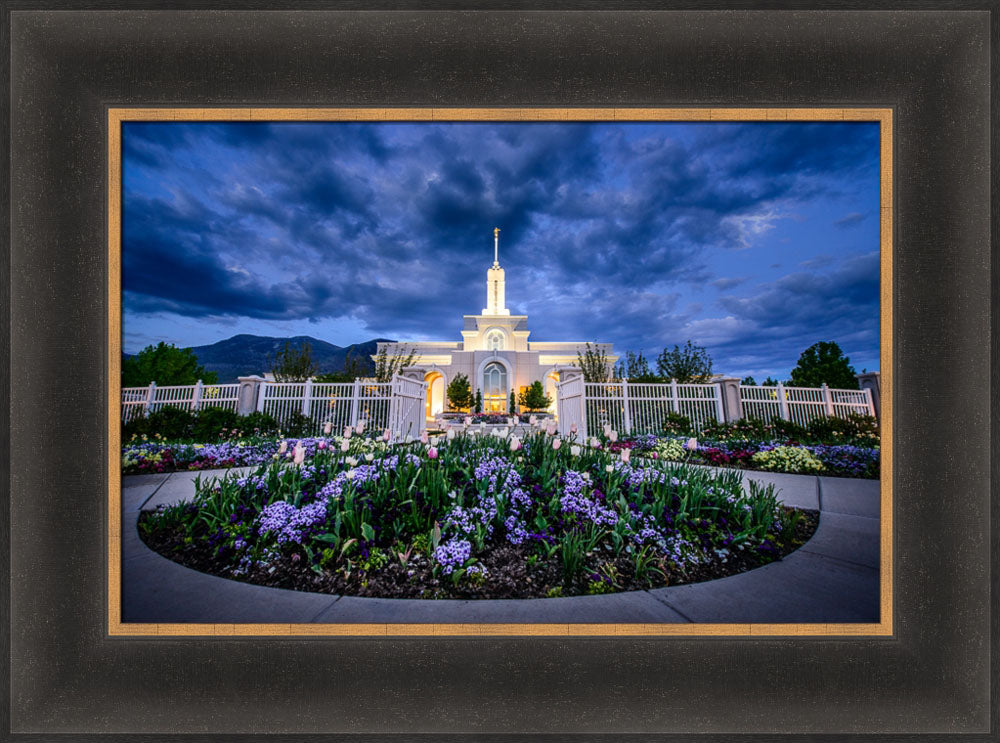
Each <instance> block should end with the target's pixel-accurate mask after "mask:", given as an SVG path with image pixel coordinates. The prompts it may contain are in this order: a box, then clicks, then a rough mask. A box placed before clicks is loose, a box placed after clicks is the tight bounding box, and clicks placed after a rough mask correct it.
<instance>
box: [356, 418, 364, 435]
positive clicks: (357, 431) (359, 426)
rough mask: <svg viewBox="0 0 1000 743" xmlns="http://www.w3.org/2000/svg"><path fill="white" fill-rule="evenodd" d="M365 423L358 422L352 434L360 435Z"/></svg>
mask: <svg viewBox="0 0 1000 743" xmlns="http://www.w3.org/2000/svg"><path fill="white" fill-rule="evenodd" d="M365 423H366V421H358V425H356V426H355V427H354V432H355V433H356V434H359V435H360V434H362V433H363V432H364V430H365Z"/></svg>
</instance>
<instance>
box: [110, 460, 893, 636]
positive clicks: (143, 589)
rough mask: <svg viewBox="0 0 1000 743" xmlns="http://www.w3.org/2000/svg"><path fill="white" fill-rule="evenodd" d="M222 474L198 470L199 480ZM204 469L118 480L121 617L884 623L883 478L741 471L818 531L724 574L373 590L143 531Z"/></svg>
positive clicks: (309, 620)
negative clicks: (409, 593)
mask: <svg viewBox="0 0 1000 743" xmlns="http://www.w3.org/2000/svg"><path fill="white" fill-rule="evenodd" d="M222 472H224V471H221V470H214V471H208V472H202V473H200V474H201V476H202V477H203V478H206V477H211V476H214V475H219V474H221V473H222ZM198 474H199V473H197V472H177V473H172V474H162V475H139V476H131V477H124V478H122V480H123V483H122V532H123V544H122V621H123V622H150V623H165V622H166V623H183V622H199V623H244V622H245V623H253V624H264V623H271V622H277V623H325V622H332V623H340V622H356V623H396V622H405V623H419V622H426V623H489V622H502V623H522V622H523V623H535V622H545V623H549V622H551V623H574V622H580V623H656V622H674V623H682V622H697V623H740V624H742V623H758V622H761V623H763V622H766V623H808V622H819V623H833V622H837V623H840V622H877V621H879V523H880V522H879V481H877V480H852V479H843V478H833V477H815V476H811V475H784V474H772V473H764V472H746V473H744V478H745V479H746V480H750V479H752V480H757V481H759V482H765V483H767V482H770V483H774V485H775V486H776V489H778V490H779V498H780V499H781V500H782V501H783V502H785V503H786V504H788V505H791V506H798V507H803V508H811V509H818V510H819V511H820V512H821V513H820V522H819V528H818V529H817V530H816V533H815V534H814V535H813V538H812V539H810V540H809V542H807V543H806V544H805V545H804V546H803V547H801V548H800V549H799V550H797V551H795V552H793V553H792V554H791V555H789V556H788V557H786V558H785V559H784V560H779V561H777V562H773V563H770V564H769V565H765V566H764V567H761V568H757V569H756V570H751V571H749V572H746V573H740V574H738V575H732V576H729V577H728V578H721V579H719V580H714V581H707V582H705V583H694V584H690V585H680V586H668V587H666V588H657V589H652V590H645V591H630V592H628V593H619V594H609V595H603V596H575V597H567V598H553V599H480V600H466V601H462V600H452V599H445V600H421V599H374V598H358V597H352V596H334V595H329V594H317V593H305V592H301V591H290V590H285V589H280V588H267V587H265V586H254V585H250V584H247V583H240V582H238V581H233V580H229V579H226V578H219V577H216V576H212V575H208V574H205V573H201V572H198V571H196V570H192V569H190V568H186V567H184V566H182V565H179V564H177V563H175V562H173V561H171V560H168V559H166V558H165V557H161V556H160V555H159V554H157V553H155V552H153V551H152V550H150V549H149V548H148V547H146V545H145V544H144V543H143V542H142V540H141V539H140V538H139V534H138V531H137V529H136V522H137V520H138V517H139V512H140V511H141V510H142V509H143V508H146V509H149V508H153V507H154V506H156V505H157V504H159V503H172V502H176V501H178V500H182V499H186V498H190V497H191V495H193V493H194V484H193V483H194V479H195V477H196V476H197V475H198Z"/></svg>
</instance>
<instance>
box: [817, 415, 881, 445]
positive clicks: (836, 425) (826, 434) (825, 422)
mask: <svg viewBox="0 0 1000 743" xmlns="http://www.w3.org/2000/svg"><path fill="white" fill-rule="evenodd" d="M808 430H809V435H810V436H811V437H812V438H813V439H815V440H816V441H819V442H822V443H825V444H841V443H850V442H856V443H864V444H869V445H870V444H873V443H877V442H878V438H879V429H878V421H877V420H875V418H873V417H872V416H870V415H861V414H860V413H850V414H848V416H847V417H846V418H835V417H827V416H824V417H822V418H814V419H813V420H811V421H810V422H809V426H808Z"/></svg>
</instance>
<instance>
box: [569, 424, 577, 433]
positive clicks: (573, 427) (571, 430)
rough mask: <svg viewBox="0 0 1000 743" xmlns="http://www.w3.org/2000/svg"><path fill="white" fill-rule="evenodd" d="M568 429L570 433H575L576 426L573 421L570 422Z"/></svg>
mask: <svg viewBox="0 0 1000 743" xmlns="http://www.w3.org/2000/svg"><path fill="white" fill-rule="evenodd" d="M569 431H570V433H576V431H577V428H576V424H575V423H571V424H570V427H569Z"/></svg>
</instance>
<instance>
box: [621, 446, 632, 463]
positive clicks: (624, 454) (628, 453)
mask: <svg viewBox="0 0 1000 743" xmlns="http://www.w3.org/2000/svg"><path fill="white" fill-rule="evenodd" d="M630 456H632V450H631V449H622V461H623V462H625V463H626V464H628V459H629V457H630Z"/></svg>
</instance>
